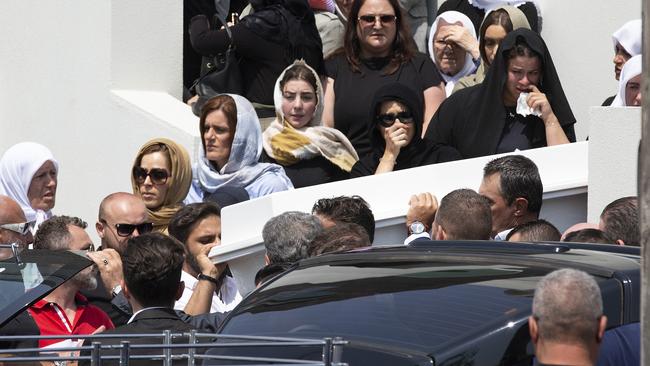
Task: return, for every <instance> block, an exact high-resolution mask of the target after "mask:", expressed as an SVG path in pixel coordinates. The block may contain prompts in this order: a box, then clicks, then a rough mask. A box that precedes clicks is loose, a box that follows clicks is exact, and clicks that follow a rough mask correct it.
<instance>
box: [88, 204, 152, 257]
mask: <svg viewBox="0 0 650 366" xmlns="http://www.w3.org/2000/svg"><path fill="white" fill-rule="evenodd" d="M152 228H153V226H152V224H151V222H150V221H149V218H148V216H147V207H146V206H145V205H144V202H143V201H142V199H140V197H138V196H136V195H133V194H131V193H126V192H117V193H112V194H109V195H108V196H106V198H104V199H103V200H102V203H101V204H100V205H99V215H98V218H97V223H96V224H95V229H97V234H98V235H99V237H100V238H101V240H102V248H104V249H106V248H110V249H115V250H116V251H117V252H118V253H120V254H122V253H124V250H125V249H126V241H127V240H129V238H133V237H136V236H138V235H140V234H144V233H148V232H150V231H151V230H152Z"/></svg>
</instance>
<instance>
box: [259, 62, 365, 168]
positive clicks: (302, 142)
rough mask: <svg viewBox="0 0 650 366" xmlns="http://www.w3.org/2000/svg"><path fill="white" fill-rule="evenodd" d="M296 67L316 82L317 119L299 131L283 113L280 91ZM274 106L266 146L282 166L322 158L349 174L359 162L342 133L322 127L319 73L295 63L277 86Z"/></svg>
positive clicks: (285, 70)
mask: <svg viewBox="0 0 650 366" xmlns="http://www.w3.org/2000/svg"><path fill="white" fill-rule="evenodd" d="M296 65H301V66H305V67H307V68H308V69H309V71H311V72H312V74H314V77H315V78H316V90H315V92H316V98H317V103H316V110H315V112H314V117H313V118H312V119H311V120H310V121H309V122H308V123H307V125H306V126H303V127H300V128H294V127H293V126H291V125H290V124H289V123H288V122H287V121H286V120H285V118H284V113H282V90H280V81H281V80H282V79H283V78H284V75H285V73H286V72H287V70H289V69H291V68H292V67H294V66H296ZM273 102H274V103H275V113H276V119H275V121H273V122H272V123H271V125H270V126H269V127H268V128H267V129H266V130H265V131H264V134H263V146H264V151H265V152H266V154H267V155H268V156H269V157H271V158H273V159H275V160H276V161H277V162H278V163H279V164H282V165H291V164H295V163H297V162H299V161H301V160H308V159H312V158H315V157H317V156H323V157H324V158H325V159H327V160H329V161H330V162H331V163H332V164H334V165H336V166H338V167H339V168H341V169H342V170H344V171H346V172H349V171H350V170H351V169H352V166H353V165H354V163H356V162H357V160H359V156H358V155H357V152H356V151H355V150H354V147H353V146H352V144H351V143H350V141H349V140H348V138H347V137H345V135H344V134H343V133H341V131H339V130H337V129H334V128H330V127H324V126H322V124H323V123H322V116H323V86H322V84H321V82H320V79H319V77H318V74H317V73H316V71H314V69H312V68H311V67H310V66H309V65H307V64H306V63H305V61H303V60H297V61H295V62H294V63H293V64H291V65H290V66H289V67H287V68H286V69H284V71H283V72H282V74H280V77H279V78H278V79H277V80H276V82H275V89H274V90H273Z"/></svg>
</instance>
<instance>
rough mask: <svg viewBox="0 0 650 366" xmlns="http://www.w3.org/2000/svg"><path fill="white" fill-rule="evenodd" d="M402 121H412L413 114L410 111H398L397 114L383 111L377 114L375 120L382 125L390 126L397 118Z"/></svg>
mask: <svg viewBox="0 0 650 366" xmlns="http://www.w3.org/2000/svg"><path fill="white" fill-rule="evenodd" d="M398 118H399V120H400V122H402V123H413V114H412V113H411V112H399V113H397V114H393V113H385V114H380V115H378V116H377V122H379V124H381V125H382V126H384V127H390V126H392V125H393V124H394V123H395V120H396V119H398Z"/></svg>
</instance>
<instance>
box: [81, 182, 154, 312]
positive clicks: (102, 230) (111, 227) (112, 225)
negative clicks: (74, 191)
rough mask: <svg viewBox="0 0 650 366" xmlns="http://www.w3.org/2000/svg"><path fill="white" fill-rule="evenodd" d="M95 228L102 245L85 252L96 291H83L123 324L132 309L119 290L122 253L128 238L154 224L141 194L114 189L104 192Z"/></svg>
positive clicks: (121, 277) (149, 230) (147, 229)
mask: <svg viewBox="0 0 650 366" xmlns="http://www.w3.org/2000/svg"><path fill="white" fill-rule="evenodd" d="M95 229H96V230H97V234H98V235H99V237H100V238H101V248H100V249H99V251H97V252H94V253H88V257H89V258H90V259H92V260H93V261H94V262H95V264H97V268H99V275H100V277H101V280H100V281H98V282H99V283H98V286H97V289H96V290H95V291H92V292H88V293H85V295H86V297H88V299H89V300H90V301H91V303H93V304H95V305H97V306H99V307H100V308H101V309H102V310H104V311H105V312H106V313H108V315H109V316H110V317H111V319H112V320H113V323H114V324H115V325H122V324H125V323H126V322H127V321H128V320H129V317H130V313H131V309H130V306H129V303H128V301H127V300H126V298H124V295H123V294H121V292H122V287H121V285H120V283H121V281H122V279H123V275H122V259H121V255H123V253H124V250H125V248H126V242H127V240H129V238H133V237H137V236H139V235H141V234H145V233H148V232H151V230H152V229H153V224H152V223H151V222H150V221H149V218H148V215H147V208H146V206H145V205H144V202H143V201H142V199H140V197H138V196H135V195H133V194H131V193H126V192H117V193H112V194H110V195H108V196H106V198H104V199H103V200H102V202H101V204H100V205H99V215H98V219H97V223H96V224H95Z"/></svg>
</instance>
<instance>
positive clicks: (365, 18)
mask: <svg viewBox="0 0 650 366" xmlns="http://www.w3.org/2000/svg"><path fill="white" fill-rule="evenodd" d="M396 19H397V17H396V16H395V15H393V14H366V15H360V16H359V17H358V18H357V20H358V21H359V24H361V26H362V27H369V26H372V25H375V23H376V22H377V20H379V22H380V23H381V25H389V24H392V23H394V22H395V20H396Z"/></svg>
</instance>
